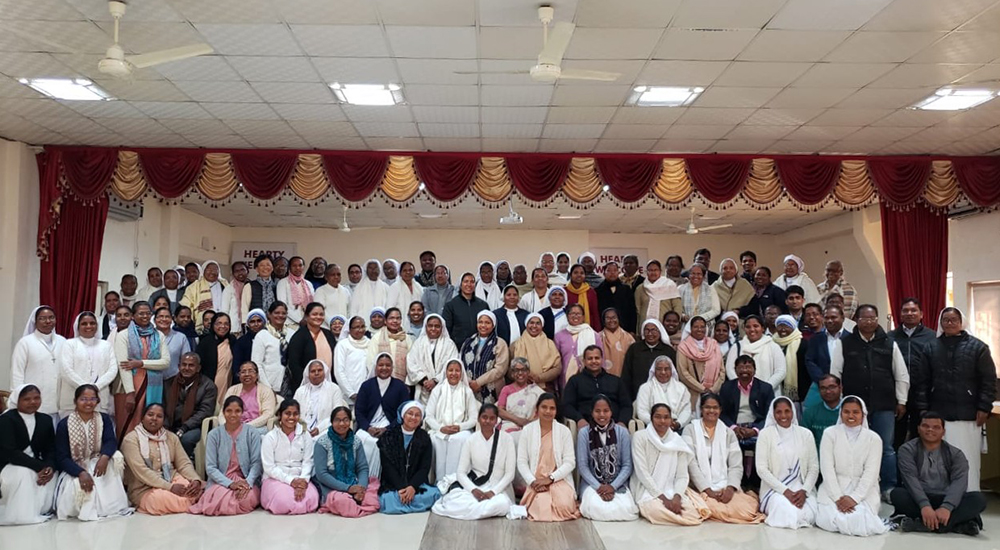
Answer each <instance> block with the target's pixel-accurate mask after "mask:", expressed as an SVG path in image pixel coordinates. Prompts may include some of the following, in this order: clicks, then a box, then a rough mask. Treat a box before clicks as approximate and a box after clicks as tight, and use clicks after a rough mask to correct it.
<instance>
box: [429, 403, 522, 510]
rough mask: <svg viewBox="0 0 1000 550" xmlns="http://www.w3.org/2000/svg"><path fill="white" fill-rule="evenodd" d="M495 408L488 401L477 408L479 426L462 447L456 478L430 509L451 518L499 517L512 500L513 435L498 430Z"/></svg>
mask: <svg viewBox="0 0 1000 550" xmlns="http://www.w3.org/2000/svg"><path fill="white" fill-rule="evenodd" d="M498 413H499V410H498V409H497V407H496V405H491V404H489V403H487V404H485V405H483V406H482V407H480V408H479V417H478V421H479V427H478V429H477V430H476V431H475V432H474V433H473V434H472V436H471V437H470V438H469V440H468V441H466V442H465V446H464V447H463V448H462V457H461V458H460V459H459V461H458V481H456V482H454V483H452V484H451V487H450V488H449V490H448V492H447V494H446V495H445V496H444V497H442V498H441V500H439V501H437V502H436V503H435V504H434V507H433V508H432V509H431V511H432V512H434V513H435V514H438V515H441V516H446V517H449V518H453V519H464V520H474V519H483V518H489V517H503V516H506V515H507V512H508V511H509V510H510V506H511V503H512V502H513V500H514V490H513V485H512V482H513V481H514V472H515V470H516V469H517V449H516V447H515V445H514V440H513V438H511V437H510V435H509V434H507V433H506V432H504V431H503V430H500V429H498V427H497V421H498V420H499V418H498Z"/></svg>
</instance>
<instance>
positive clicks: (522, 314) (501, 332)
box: [493, 307, 528, 346]
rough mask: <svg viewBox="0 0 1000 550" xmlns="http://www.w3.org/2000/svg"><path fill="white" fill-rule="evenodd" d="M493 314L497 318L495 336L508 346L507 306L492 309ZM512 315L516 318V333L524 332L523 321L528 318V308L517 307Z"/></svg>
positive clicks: (508, 324) (508, 323)
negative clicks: (517, 330) (517, 331)
mask: <svg viewBox="0 0 1000 550" xmlns="http://www.w3.org/2000/svg"><path fill="white" fill-rule="evenodd" d="M493 315H496V318H497V338H500V339H501V340H503V341H504V342H505V343H506V344H507V345H508V346H509V345H510V321H509V320H508V319H507V308H503V307H502V308H500V309H494V310H493ZM514 317H515V318H516V319H517V328H518V329H519V331H520V332H519V333H518V334H524V323H525V321H527V320H528V310H526V309H521V308H517V310H515V311H514Z"/></svg>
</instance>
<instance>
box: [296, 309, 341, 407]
mask: <svg viewBox="0 0 1000 550" xmlns="http://www.w3.org/2000/svg"><path fill="white" fill-rule="evenodd" d="M320 330H321V331H323V336H325V337H326V343H327V344H329V345H330V351H331V352H332V351H333V350H334V349H335V348H336V347H337V337H336V336H334V335H333V333H332V332H330V329H328V328H323V327H320ZM287 354H288V387H289V389H290V390H291V392H292V393H294V392H295V390H296V389H298V387H299V386H300V385H301V384H302V373H303V372H304V371H305V370H306V365H308V364H309V361H312V360H313V359H315V358H316V342H313V338H312V333H310V332H309V327H307V326H305V325H301V326H299V329H298V330H296V331H295V334H293V335H292V337H291V338H290V339H289V340H288V351H287ZM328 366H329V367H330V376H331V378H335V377H334V375H333V365H328ZM334 381H336V380H334Z"/></svg>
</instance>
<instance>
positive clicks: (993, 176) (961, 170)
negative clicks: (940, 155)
mask: <svg viewBox="0 0 1000 550" xmlns="http://www.w3.org/2000/svg"><path fill="white" fill-rule="evenodd" d="M951 163H952V166H953V167H954V168H955V175H956V176H958V185H959V187H961V188H962V192H963V193H965V196H967V197H969V199H970V200H972V202H974V203H976V204H977V205H979V206H985V207H991V206H995V205H997V204H998V203H1000V159H998V158H995V157H994V158H956V159H953V160H952V161H951Z"/></svg>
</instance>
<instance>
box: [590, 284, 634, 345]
mask: <svg viewBox="0 0 1000 550" xmlns="http://www.w3.org/2000/svg"><path fill="white" fill-rule="evenodd" d="M597 307H598V309H599V310H600V312H601V324H602V325H603V324H604V310H606V309H608V308H609V307H613V308H615V309H616V310H618V322H619V323H620V324H621V326H622V330H624V331H625V332H629V333H632V334H635V322H636V318H637V315H636V312H635V293H634V292H633V291H632V287H630V286H628V285H627V284H625V283H623V282H621V280H615V281H608V280H607V279H605V281H604V282H603V283H601V286H599V287H597Z"/></svg>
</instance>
